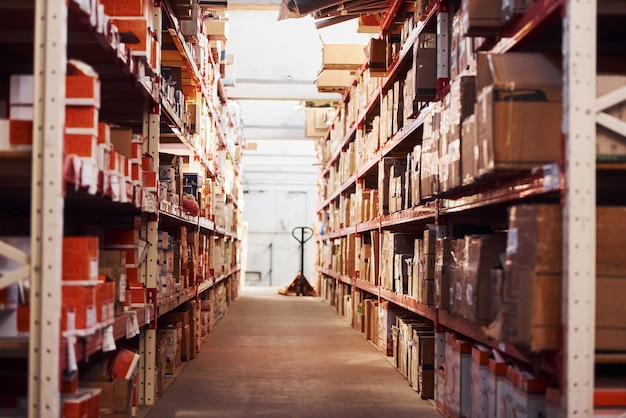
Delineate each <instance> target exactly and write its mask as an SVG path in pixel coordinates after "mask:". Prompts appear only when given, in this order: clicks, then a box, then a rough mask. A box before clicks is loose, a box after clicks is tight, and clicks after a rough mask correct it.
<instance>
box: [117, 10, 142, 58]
mask: <svg viewBox="0 0 626 418" xmlns="http://www.w3.org/2000/svg"><path fill="white" fill-rule="evenodd" d="M110 22H111V24H113V25H115V26H117V30H118V31H119V32H120V33H125V32H130V33H132V34H133V35H135V36H136V37H137V38H138V39H139V42H137V43H133V44H127V46H128V47H129V48H130V49H131V50H132V51H133V53H140V54H142V53H143V54H144V55H146V54H147V52H148V51H150V48H148V45H149V40H150V33H149V31H148V21H147V20H146V19H145V18H137V19H133V18H131V19H129V18H124V19H119V18H118V19H110ZM147 55H149V54H147Z"/></svg>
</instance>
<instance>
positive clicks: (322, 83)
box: [315, 70, 354, 92]
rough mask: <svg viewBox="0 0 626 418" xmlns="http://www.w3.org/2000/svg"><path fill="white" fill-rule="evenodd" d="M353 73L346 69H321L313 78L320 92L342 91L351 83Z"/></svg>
mask: <svg viewBox="0 0 626 418" xmlns="http://www.w3.org/2000/svg"><path fill="white" fill-rule="evenodd" d="M353 77H354V74H353V72H352V71H348V70H323V71H322V72H320V73H319V74H318V76H317V78H316V79H315V83H316V85H317V90H318V91H321V92H325V91H328V92H334V91H342V90H344V89H345V88H346V87H347V86H349V85H350V84H352V79H353Z"/></svg>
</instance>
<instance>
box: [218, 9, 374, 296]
mask: <svg viewBox="0 0 626 418" xmlns="http://www.w3.org/2000/svg"><path fill="white" fill-rule="evenodd" d="M229 14H230V38H229V41H228V44H227V53H228V54H234V56H235V63H236V80H235V86H234V87H227V93H228V95H229V97H231V98H234V99H235V100H237V101H238V103H239V104H240V106H241V110H242V116H243V122H244V133H243V136H244V140H245V141H246V143H248V144H251V143H254V144H255V145H256V150H245V151H244V152H243V160H242V162H243V173H244V200H245V209H244V214H243V220H244V222H247V223H248V236H247V242H248V247H247V267H246V268H247V271H248V272H258V273H259V274H260V276H261V284H263V285H270V284H271V285H273V286H277V287H285V286H286V285H288V284H289V283H290V282H291V281H292V280H293V278H294V277H295V275H296V274H297V273H298V271H299V269H300V250H299V248H300V247H299V244H298V242H297V241H296V240H295V239H294V238H293V237H292V235H291V233H292V229H293V228H294V227H298V226H309V227H313V226H314V224H315V223H316V221H317V215H316V207H317V186H316V184H317V175H318V174H317V173H318V169H317V166H316V165H315V163H316V158H315V142H314V140H312V139H308V138H305V136H304V126H305V112H304V108H303V103H302V101H306V100H311V99H320V98H322V99H327V100H336V99H338V98H339V95H337V94H330V95H329V94H320V93H317V89H316V87H315V84H314V80H315V77H316V76H317V73H318V70H319V68H320V65H321V51H322V40H321V39H320V37H321V38H322V39H323V41H324V42H325V43H329V42H336V43H339V42H342V43H350V42H359V43H363V44H364V43H366V42H367V41H366V39H367V36H363V35H357V34H356V23H355V22H348V23H346V24H342V25H337V26H335V27H331V28H327V29H324V30H322V31H317V30H316V29H315V25H314V22H313V19H312V18H309V17H307V18H302V19H289V20H284V21H280V22H279V21H277V16H278V10H277V9H275V10H241V9H236V10H230V11H229ZM357 39H358V40H359V41H357ZM287 99H289V100H287ZM270 247H271V250H270ZM270 253H271V255H270ZM314 255H315V243H314V241H313V240H311V241H309V242H307V243H306V244H305V262H304V264H305V266H304V267H305V268H304V274H305V276H306V277H307V278H309V281H310V282H311V284H314V282H315V280H313V269H312V267H313V263H314V259H315V256H314ZM270 257H271V258H272V260H271V271H270ZM270 279H271V281H270Z"/></svg>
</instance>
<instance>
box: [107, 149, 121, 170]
mask: <svg viewBox="0 0 626 418" xmlns="http://www.w3.org/2000/svg"><path fill="white" fill-rule="evenodd" d="M118 156H119V154H118V153H117V151H115V150H111V151H109V170H111V171H118V170H119V168H118V165H117V163H118V162H119V157H118Z"/></svg>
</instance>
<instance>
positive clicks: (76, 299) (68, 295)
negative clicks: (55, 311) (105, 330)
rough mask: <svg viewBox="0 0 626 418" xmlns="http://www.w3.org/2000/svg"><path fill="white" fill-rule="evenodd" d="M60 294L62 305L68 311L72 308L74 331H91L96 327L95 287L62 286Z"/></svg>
mask: <svg viewBox="0 0 626 418" xmlns="http://www.w3.org/2000/svg"><path fill="white" fill-rule="evenodd" d="M62 294H63V305H64V306H65V307H66V308H67V309H68V311H69V310H70V308H72V307H73V308H74V315H75V329H76V330H77V331H85V330H93V329H94V327H95V326H96V325H97V310H96V287H95V286H90V287H87V286H65V285H64V286H63V290H62Z"/></svg>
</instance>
